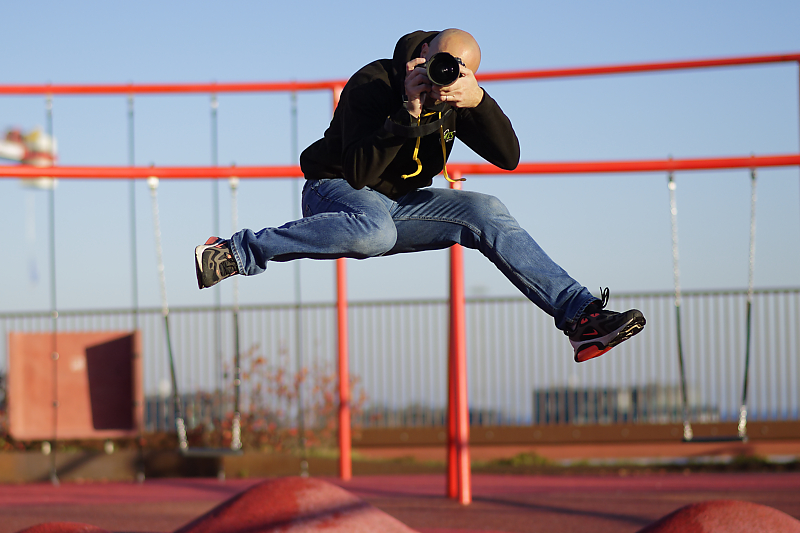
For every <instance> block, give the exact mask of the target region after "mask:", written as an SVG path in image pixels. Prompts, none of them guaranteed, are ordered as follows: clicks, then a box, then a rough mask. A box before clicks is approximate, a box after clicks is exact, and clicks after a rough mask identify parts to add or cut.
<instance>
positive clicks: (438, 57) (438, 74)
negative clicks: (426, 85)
mask: <svg viewBox="0 0 800 533" xmlns="http://www.w3.org/2000/svg"><path fill="white" fill-rule="evenodd" d="M425 69H426V71H427V73H428V78H429V79H430V80H431V82H433V83H435V84H436V85H442V86H445V85H450V84H451V83H453V82H455V81H456V80H457V79H458V76H459V74H460V72H461V70H460V69H459V67H458V59H456V58H455V57H453V56H452V55H450V54H448V53H447V52H439V53H438V54H434V56H433V57H432V58H430V60H429V61H428V62H427V63H426V66H425Z"/></svg>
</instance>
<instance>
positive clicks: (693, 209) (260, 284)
mask: <svg viewBox="0 0 800 533" xmlns="http://www.w3.org/2000/svg"><path fill="white" fill-rule="evenodd" d="M798 20H800V3H798V2H796V1H773V2H770V1H767V2H760V3H755V2H744V1H724V2H723V1H675V2H670V3H665V2H659V3H656V2H641V1H639V2H633V1H616V2H615V1H610V2H606V1H604V2H589V1H584V2H581V1H562V2H524V3H522V2H510V1H504V0H500V1H495V2H491V3H487V2H477V1H464V2H458V3H457V4H454V5H453V6H452V7H451V6H446V5H442V8H441V9H438V8H437V7H436V6H435V5H434V4H427V5H425V7H424V8H421V9H419V10H417V11H415V9H414V8H412V7H408V8H406V9H403V8H402V7H401V6H400V5H399V4H396V3H381V2H366V1H355V2H348V1H341V2H303V1H297V2H243V1H235V0H234V1H229V2H225V3H221V2H205V1H193V2H153V1H148V0H145V1H137V2H80V1H76V2H69V3H66V2H53V1H44V2H37V3H35V4H34V3H26V2H16V3H12V4H11V5H7V6H4V8H3V15H2V21H1V22H0V23H1V24H2V27H3V37H4V42H5V43H6V44H5V46H6V52H7V53H6V54H4V59H3V64H2V69H0V83H3V84H27V83H33V84H40V83H47V82H51V83H58V84H61V83H127V82H135V83H146V82H206V81H212V80H216V81H262V80H263V81H289V80H320V79H332V78H333V79H344V78H347V77H348V76H349V75H350V74H351V73H352V72H354V71H355V70H357V69H358V68H359V67H361V66H362V65H363V64H365V63H367V62H369V61H372V60H373V59H377V58H380V57H387V56H389V55H390V54H391V52H392V50H393V47H394V44H395V42H396V40H397V39H398V38H399V37H400V36H401V35H403V34H405V33H408V32H410V31H413V30H416V29H429V30H432V29H443V28H446V27H460V28H463V29H466V30H468V31H470V32H471V33H472V34H473V35H474V36H475V37H476V38H477V39H478V41H479V43H480V45H481V47H482V50H483V63H482V65H481V70H482V71H484V72H490V71H499V70H515V69H538V68H551V67H569V66H590V65H605V64H617V63H633V62H649V61H665V60H685V59H696V58H707V57H725V56H737V55H761V54H774V53H782V52H800V34H799V33H798V32H797V21H798ZM799 80H800V75H798V67H797V65H796V64H781V65H771V66H757V67H745V68H726V69H716V70H705V71H692V72H672V73H655V74H643V75H626V76H617V77H599V78H579V79H577V78H576V79H564V80H549V81H536V82H510V83H491V84H486V85H485V88H486V90H487V91H488V92H489V93H491V94H492V95H493V96H494V97H495V99H497V100H498V102H499V103H500V105H501V106H502V107H503V109H504V111H505V112H506V114H507V115H508V116H509V117H510V119H511V121H512V123H513V124H514V127H515V129H516V131H517V133H518V136H519V138H520V142H521V147H522V159H523V161H566V160H577V161H580V160H596V159H642V158H665V157H668V156H670V155H671V156H673V157H676V158H681V157H703V156H727V155H748V154H750V153H756V154H773V153H797V152H798V149H799V147H800V139H798V133H799V131H800V126H798V120H799V119H800V111H799V110H798V81H799ZM330 100H331V99H330V95H329V94H327V93H309V94H301V95H300V96H299V97H298V134H297V145H298V147H299V149H300V150H302V149H303V148H304V147H305V146H307V145H308V144H310V143H311V142H313V141H315V140H316V139H317V138H319V137H320V136H321V135H322V133H323V131H324V129H325V128H326V127H327V123H328V120H329V117H330V113H331V102H330ZM219 102H220V107H219V163H220V164H223V165H227V164H230V163H233V162H235V163H236V164H240V165H251V164H252V165H255V164H281V165H285V164H293V163H296V156H297V153H296V149H295V148H294V143H293V140H292V135H291V107H290V98H289V96H288V95H286V94H272V95H260V94H259V95H222V96H220V99H219ZM53 113H54V115H53V116H54V131H55V136H56V137H57V139H58V142H59V157H60V163H61V164H65V165H83V164H85V165H126V164H127V163H128V144H127V137H126V135H127V123H126V116H127V102H126V100H125V98H124V97H116V96H113V97H111V96H103V97H56V98H55V99H54V112H53ZM44 121H45V110H44V99H43V98H41V97H0V130H2V131H5V129H6V128H8V127H11V126H17V127H21V128H22V129H23V130H25V131H28V130H31V129H33V128H34V127H36V126H44V123H45V122H44ZM210 138H211V137H210V105H209V98H208V96H204V95H201V96H141V97H137V98H136V101H135V160H136V164H138V165H147V164H150V163H154V164H157V165H206V164H209V163H210V162H211V141H210ZM476 160H477V157H476V156H475V155H474V154H472V153H471V152H470V151H469V150H468V149H466V148H465V147H464V146H463V145H462V146H460V147H457V149H456V151H455V153H454V155H453V157H452V159H451V161H454V162H458V161H476ZM676 179H677V182H678V191H677V192H678V225H679V234H680V247H681V248H680V254H681V274H682V282H683V286H684V288H685V289H714V288H744V287H746V283H747V259H748V255H747V254H748V234H749V218H750V213H749V206H750V180H749V172H748V171H735V172H727V171H724V172H723V171H719V172H692V173H680V174H678V175H677V176H676ZM666 183H667V179H666V176H665V175H664V174H659V173H653V174H631V175H602V176H545V177H522V176H517V177H480V178H478V177H468V181H467V182H466V184H465V186H466V188H468V189H471V190H478V191H482V192H487V193H491V194H495V195H497V196H498V197H500V198H501V199H502V200H504V201H505V202H506V204H507V205H508V207H509V209H510V210H511V212H512V214H514V215H515V216H516V217H517V218H518V219H519V221H520V223H521V224H522V225H523V227H525V228H527V229H528V230H529V231H530V233H531V234H532V235H533V237H534V238H535V239H536V240H537V241H538V242H539V243H540V244H541V245H542V246H543V248H544V249H545V250H546V251H548V253H549V254H550V255H551V256H552V257H553V258H554V259H555V260H556V261H557V262H558V263H559V264H561V265H562V266H563V267H564V268H565V269H566V270H567V271H569V272H570V273H571V274H572V275H573V277H575V278H576V279H578V280H579V281H580V282H581V283H583V284H584V285H586V286H587V287H589V288H590V289H591V290H593V291H595V292H597V291H598V289H599V287H600V286H609V287H610V288H611V291H612V298H613V293H614V292H615V291H616V292H620V291H626V292H627V291H642V290H646V291H650V290H669V289H671V287H672V251H671V240H670V219H669V210H668V207H669V205H668V191H667V187H666ZM444 185H445V183H444V180H443V179H440V180H437V183H436V186H440V187H441V186H444ZM218 187H219V198H220V213H221V233H222V234H223V236H228V235H230V233H231V231H232V228H231V223H230V195H229V192H228V188H227V184H226V183H220V184H219V185H218ZM128 188H129V185H128V183H127V182H109V181H102V182H98V181H91V182H90V181H85V180H84V181H67V180H62V181H61V182H60V183H59V185H58V188H57V189H56V193H55V203H56V237H57V246H56V263H57V295H58V304H59V307H60V308H62V309H77V308H80V309H86V308H108V307H113V308H117V307H127V306H129V305H130V303H131V289H130V286H131V281H130V279H131V264H130V262H131V253H130V249H131V243H130V225H129V219H130V216H129V212H128V209H129V203H130V199H129V196H128V190H129V189H128ZM296 189H297V184H296V183H295V182H292V181H289V180H270V181H264V180H262V181H257V182H255V181H247V182H243V183H242V185H241V187H240V195H239V196H240V198H239V221H240V224H241V226H243V227H250V228H253V229H260V228H262V227H264V226H275V225H280V224H282V223H283V222H285V221H287V220H289V219H291V218H292V217H293V215H294V213H295V212H296V208H295V207H294V203H295V198H296V196H295V195H296ZM211 191H212V185H211V184H210V183H209V182H208V181H202V180H196V181H194V180H193V181H188V182H180V183H178V182H162V186H161V187H160V190H159V193H160V194H159V201H160V213H161V226H162V233H163V240H164V248H165V250H164V255H165V264H166V276H167V286H168V289H167V292H168V295H169V299H170V303H171V304H172V305H207V304H211V303H213V293H212V291H202V292H201V291H198V290H197V288H196V284H195V280H194V273H193V270H192V264H191V261H192V251H193V248H194V246H195V245H196V244H199V243H201V242H203V241H204V240H205V239H206V238H207V237H208V236H209V235H210V234H211V232H212V229H213V228H212V223H211V209H212V208H211V199H212V193H211ZM135 200H136V205H137V212H136V219H137V226H136V229H137V236H138V238H137V250H138V263H137V264H138V275H139V288H140V294H139V299H140V304H141V305H142V306H156V305H159V294H158V278H157V273H156V260H155V251H154V238H153V224H152V215H151V211H150V198H149V192H148V190H147V187H146V185H145V184H144V183H143V182H139V183H137V184H136V186H135ZM758 202H759V203H758V233H757V245H756V250H757V252H756V253H757V257H756V275H755V280H756V286H757V287H785V286H798V285H800V269H798V268H797V267H796V265H797V264H800V171H799V170H798V169H797V168H788V169H775V170H762V171H760V172H759V181H758ZM0 227H2V229H3V232H4V235H5V236H6V238H7V239H8V243H7V248H6V253H5V254H4V257H5V261H3V263H2V266H0V271H1V272H2V274H3V275H2V277H3V279H4V283H3V284H2V285H1V286H0V312H4V311H14V310H39V309H47V308H48V307H49V290H50V289H49V281H48V280H49V275H48V268H49V254H48V245H47V239H48V234H47V229H48V226H47V195H46V193H44V192H42V191H31V190H27V189H23V188H22V187H20V184H19V182H18V181H17V180H14V179H8V180H0ZM348 265H349V293H350V296H351V298H353V299H359V300H361V299H385V298H392V299H393V298H424V297H441V296H444V295H445V294H446V290H447V254H446V253H443V252H426V253H423V254H412V255H408V256H402V257H392V258H379V259H371V260H367V261H349V262H348ZM34 267H35V269H34ZM466 267H467V271H466V276H467V279H466V285H467V294H468V295H489V296H501V295H502V296H505V295H514V294H516V292H515V289H514V288H513V287H512V286H511V284H510V283H508V282H507V281H506V280H505V279H504V278H503V277H502V276H501V275H500V274H499V273H497V272H496V270H495V269H494V267H493V266H492V265H491V264H490V263H489V262H488V261H487V260H486V259H484V258H483V257H482V256H481V255H480V254H479V253H477V252H467V253H466ZM34 270H35V271H37V272H38V279H37V278H36V277H35V276H33V272H34ZM299 270H300V275H301V286H302V298H303V300H304V301H309V302H311V301H313V302H317V301H330V300H332V299H333V296H334V285H333V283H334V269H333V264H332V263H330V262H315V261H302V262H301V266H300V269H299ZM295 273H296V269H295V267H294V266H293V265H291V264H276V265H271V266H270V268H269V270H268V272H267V273H266V274H263V275H260V276H257V277H253V278H249V279H243V280H242V281H241V285H240V286H241V289H242V301H243V302H246V303H261V302H265V303H271V302H289V301H292V300H293V298H294V293H293V286H294V276H295ZM220 290H221V293H222V298H223V301H225V302H227V301H230V298H231V287H230V285H229V284H223V286H222V287H221V289H220ZM612 301H613V300H612ZM612 307H613V305H612Z"/></svg>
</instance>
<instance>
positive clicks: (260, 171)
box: [0, 154, 800, 179]
mask: <svg viewBox="0 0 800 533" xmlns="http://www.w3.org/2000/svg"><path fill="white" fill-rule="evenodd" d="M790 166H800V154H788V155H768V156H749V157H724V158H706V159H653V160H633V161H584V162H577V163H546V162H544V163H520V164H519V166H517V168H516V169H515V170H512V171H506V170H501V169H499V168H497V167H496V166H494V165H490V164H488V163H450V164H448V165H447V169H448V170H449V171H450V172H454V173H455V172H460V173H462V174H465V175H466V174H471V175H480V174H484V175H486V174H495V175H500V174H601V173H610V172H613V173H623V172H669V171H687V170H713V169H733V168H764V167H790ZM42 176H46V177H53V178H62V179H143V178H148V177H150V176H157V177H159V178H161V179H202V178H229V177H231V176H236V177H238V178H299V177H302V176H303V173H302V171H301V170H300V167H299V166H296V165H292V166H254V167H77V166H55V167H33V166H27V165H20V166H0V179H1V178H37V177H42Z"/></svg>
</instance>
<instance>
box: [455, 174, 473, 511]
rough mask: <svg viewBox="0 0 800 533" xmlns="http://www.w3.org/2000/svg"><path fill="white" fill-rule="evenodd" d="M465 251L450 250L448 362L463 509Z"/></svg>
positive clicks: (466, 460)
mask: <svg viewBox="0 0 800 533" xmlns="http://www.w3.org/2000/svg"><path fill="white" fill-rule="evenodd" d="M460 177H461V175H460V172H454V173H453V178H454V181H452V182H451V183H450V188H451V189H455V190H460V189H461V182H460V181H457V180H458V179H459V178H460ZM464 307H465V305H464V249H463V248H462V247H461V245H459V244H454V245H453V246H451V247H450V359H451V365H452V369H453V374H452V376H451V379H452V378H455V380H454V381H455V383H454V385H453V394H452V395H451V399H455V408H454V409H453V408H451V409H450V412H451V413H452V412H453V411H455V439H454V443H453V444H451V447H452V446H453V445H454V447H455V451H456V468H455V469H456V477H457V480H458V487H457V489H458V490H457V495H456V499H457V500H458V502H459V503H461V504H462V505H468V504H469V503H471V502H472V478H471V471H470V454H469V406H468V394H467V342H466V314H465V310H464Z"/></svg>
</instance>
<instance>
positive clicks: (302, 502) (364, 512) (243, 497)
mask: <svg viewBox="0 0 800 533" xmlns="http://www.w3.org/2000/svg"><path fill="white" fill-rule="evenodd" d="M278 531H280V532H281V533H289V532H291V533H301V532H311V531H325V532H326V533H337V532H342V533H345V532H347V533H359V532H364V533H367V532H368V533H373V532H375V531H380V532H382V533H413V531H414V530H413V529H410V528H409V527H407V526H406V525H404V524H403V523H401V522H399V521H398V520H396V519H395V518H392V517H391V516H389V515H387V514H386V513H384V512H383V511H380V510H378V509H376V508H375V507H373V506H372V505H370V504H368V503H367V502H365V501H364V500H361V499H360V498H358V497H356V496H354V495H353V494H351V493H349V492H347V491H346V490H344V489H342V488H339V487H337V486H335V485H332V484H330V483H326V482H325V481H320V480H318V479H311V478H297V477H292V478H282V479H274V480H269V481H265V482H264V483H261V484H259V485H256V486H255V487H252V488H250V489H248V490H246V491H244V492H242V493H241V494H239V495H237V496H234V497H233V498H231V499H230V500H228V501H226V502H224V503H222V504H220V505H219V506H217V507H215V508H214V509H212V510H211V511H209V512H208V513H206V514H205V515H203V516H201V517H200V518H198V519H196V520H194V521H192V522H190V523H189V524H187V525H185V526H183V527H182V528H180V529H178V530H177V531H176V532H175V533H262V532H263V533H267V532H278Z"/></svg>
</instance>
